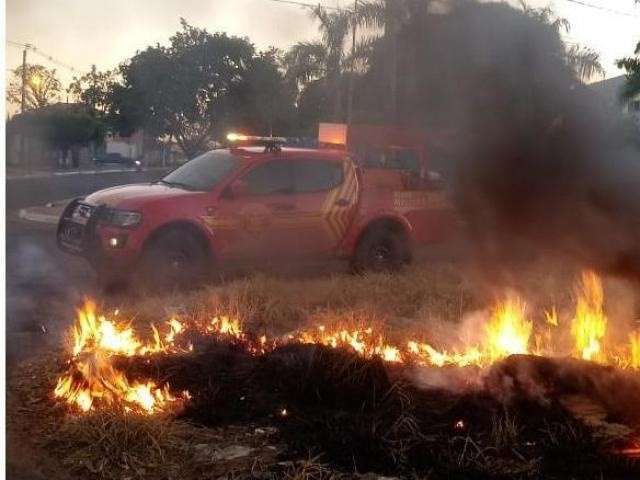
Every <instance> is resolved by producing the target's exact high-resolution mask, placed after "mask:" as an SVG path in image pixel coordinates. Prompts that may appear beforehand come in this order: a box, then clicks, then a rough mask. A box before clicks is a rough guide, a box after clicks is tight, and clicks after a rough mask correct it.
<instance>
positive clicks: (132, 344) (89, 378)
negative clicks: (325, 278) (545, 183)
mask: <svg viewBox="0 0 640 480" xmlns="http://www.w3.org/2000/svg"><path fill="white" fill-rule="evenodd" d="M603 300H604V292H603V287H602V283H601V281H600V278H599V277H598V276H597V275H596V274H595V273H593V272H584V273H583V274H582V276H581V282H580V284H579V288H578V298H577V302H576V309H575V315H574V318H573V321H572V322H571V333H572V335H573V338H574V346H573V354H574V356H575V357H577V358H581V359H585V360H596V361H599V362H603V363H609V364H611V365H616V366H618V367H620V368H633V369H640V330H639V331H635V332H633V333H631V334H630V335H629V343H628V344H627V345H622V346H618V347H617V348H611V349H609V351H608V352H606V351H605V349H604V338H605V333H606V327H607V317H606V316H605V313H604V308H603V303H604V302H603ZM526 313H527V311H526V305H525V302H524V301H523V300H522V299H520V298H518V297H517V296H515V295H508V296H506V297H505V298H504V299H503V300H502V301H500V302H498V303H497V304H496V305H495V306H494V307H493V309H492V310H491V312H490V313H489V316H488V320H487V321H486V323H485V324H484V326H483V327H482V333H484V338H483V339H482V341H481V342H479V343H477V344H468V345H464V344H463V345H458V346H457V348H452V349H451V348H450V349H447V348H436V347H435V346H433V345H432V344H430V343H427V342H424V341H419V340H417V339H411V338H410V339H405V340H404V341H403V342H401V343H399V344H393V343H391V342H389V341H388V340H387V339H386V338H385V335H384V334H383V333H382V332H381V331H378V330H376V329H375V328H374V327H372V326H368V325H358V326H353V325H351V326H348V327H347V326H345V325H332V326H326V325H318V326H316V327H314V328H311V329H307V330H301V331H299V332H295V333H290V334H287V335H284V336H281V337H272V338H270V337H268V336H267V334H266V333H263V334H262V335H259V336H258V335H256V336H252V335H250V334H247V333H245V332H244V331H243V329H242V323H241V322H240V320H239V319H237V318H231V317H228V316H226V315H218V316H214V317H213V318H210V319H207V320H204V321H190V322H186V321H185V320H184V319H178V318H176V317H172V318H170V320H168V321H167V322H165V324H164V325H163V326H162V327H161V329H162V333H161V331H160V330H159V329H158V328H156V327H155V326H154V325H151V332H152V336H151V339H150V340H149V341H143V340H141V339H140V338H139V337H138V336H137V335H136V333H135V331H134V330H133V328H132V327H131V325H130V324H129V323H127V322H126V321H124V320H123V319H121V318H120V316H118V321H113V320H109V319H107V318H105V317H104V316H100V315H97V314H96V306H95V304H94V303H93V302H91V301H87V302H86V303H85V305H84V307H83V308H82V309H80V310H78V314H77V318H76V322H75V324H74V326H73V327H72V330H71V333H72V339H73V344H72V347H71V359H70V361H69V369H68V371H67V372H66V373H65V374H64V375H62V376H61V377H60V378H59V379H58V382H57V384H56V386H55V388H54V396H55V397H56V398H58V399H62V400H63V401H65V402H66V403H67V404H69V405H71V406H73V407H74V408H75V409H78V410H80V411H82V412H86V411H90V410H94V409H99V408H103V407H111V406H120V407H122V408H123V409H124V410H125V411H135V412H141V413H145V414H153V413H156V412H162V411H165V410H167V409H168V408H170V407H171V406H172V405H174V404H175V402H176V401H178V400H179V401H188V400H189V399H190V398H191V394H190V393H189V392H187V391H184V392H181V393H180V394H177V395H174V394H172V393H171V392H170V390H169V386H168V385H166V384H165V385H158V384H156V383H155V382H153V381H152V380H146V381H139V382H130V381H129V380H128V379H127V377H126V376H125V375H124V373H123V372H121V371H118V369H117V368H116V367H114V364H113V359H114V357H115V356H127V357H131V356H144V355H149V354H175V353H186V352H190V351H193V350H194V346H193V344H192V343H191V342H188V341H187V340H188V337H187V336H185V335H184V334H185V333H186V332H189V331H197V332H199V333H200V334H203V335H212V336H218V337H220V338H221V339H223V340H225V341H231V342H233V343H234V344H237V345H239V346H241V347H242V348H244V349H245V351H247V352H248V353H250V354H252V355H262V354H265V353H268V352H269V351H271V350H273V349H274V348H277V347H278V346H280V345H283V344H287V343H296V342H297V343H303V344H317V345H324V346H326V347H330V348H342V349H349V350H351V351H353V352H355V353H357V354H358V355H361V356H362V357H364V358H372V357H379V358H380V359H381V360H383V361H385V362H389V363H413V364H417V365H422V366H431V367H461V368H464V367H479V368H484V367H487V366H489V365H491V364H492V363H493V362H496V361H498V360H500V359H502V358H505V357H507V356H509V355H512V354H534V355H542V354H545V355H558V354H566V352H557V351H555V350H554V344H553V333H554V332H556V331H558V330H559V325H560V322H559V319H558V314H557V312H556V310H555V308H553V309H551V310H549V311H546V312H544V318H545V320H546V321H544V322H541V325H538V326H537V327H538V328H537V329H535V330H534V326H533V323H532V322H531V321H529V320H528V319H527V315H526ZM114 314H115V313H114ZM115 315H117V314H115ZM567 325H568V323H567ZM452 340H453V339H452Z"/></svg>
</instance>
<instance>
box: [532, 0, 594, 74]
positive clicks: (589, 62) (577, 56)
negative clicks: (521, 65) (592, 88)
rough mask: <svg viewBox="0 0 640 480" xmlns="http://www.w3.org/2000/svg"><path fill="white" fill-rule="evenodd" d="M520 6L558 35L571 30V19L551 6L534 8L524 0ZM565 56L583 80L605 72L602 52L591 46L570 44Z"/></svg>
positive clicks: (570, 66) (568, 63) (569, 64)
mask: <svg viewBox="0 0 640 480" xmlns="http://www.w3.org/2000/svg"><path fill="white" fill-rule="evenodd" d="M520 6H521V7H522V11H523V12H524V13H525V15H527V16H529V17H531V18H533V19H534V20H536V21H538V22H540V23H542V24H546V25H550V26H551V27H552V28H553V29H554V30H555V31H556V33H557V34H558V35H559V34H560V33H561V32H562V31H564V32H565V33H569V32H570V31H571V23H569V20H567V19H566V18H562V17H559V16H557V15H556V14H555V13H554V11H553V10H552V9H551V8H550V7H544V8H532V7H530V6H529V5H528V4H527V3H526V2H525V1H524V0H520ZM565 57H566V61H567V65H568V66H569V68H571V70H572V71H573V72H574V73H575V74H576V76H577V77H578V78H579V79H580V80H581V81H583V82H585V81H587V80H589V79H591V78H592V77H594V76H595V75H600V76H604V74H605V71H604V68H603V67H602V63H600V54H599V53H598V52H596V51H595V50H593V49H591V48H589V47H585V46H581V45H577V44H574V45H570V46H569V47H568V48H566V52H565Z"/></svg>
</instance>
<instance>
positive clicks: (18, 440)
mask: <svg viewBox="0 0 640 480" xmlns="http://www.w3.org/2000/svg"><path fill="white" fill-rule="evenodd" d="M549 291H550V292H552V291H553V286H550V287H549ZM478 298H479V296H478V295H476V292H473V291H472V290H471V288H470V286H469V283H468V281H467V280H466V277H465V276H464V275H462V274H461V273H460V272H459V271H458V270H456V269H455V268H454V267H451V266H448V265H445V266H440V267H437V268H433V269H430V270H424V269H423V268H418V267H416V268H413V269H408V270H407V271H405V272H403V273H402V274H400V275H370V276H364V277H354V276H351V275H330V276H325V277H321V278H310V279H295V278H294V279H286V278H281V277H272V276H267V275H257V276H252V277H247V278H241V279H239V280H236V281H233V282H230V283H227V284H222V285H216V286H211V287H207V288H205V289H202V290H199V291H194V292H190V293H180V294H173V295H168V296H163V297H150V298H137V299H135V300H132V301H131V302H130V303H128V304H123V303H122V302H121V300H120V299H119V300H118V302H117V304H116V303H111V304H110V303H108V302H107V303H105V304H103V308H104V309H107V308H116V307H120V315H122V316H123V317H124V318H132V319H133V322H134V323H135V324H136V325H137V326H140V327H141V328H146V327H147V326H148V323H149V322H156V323H157V322H159V321H163V320H165V319H167V318H168V317H170V316H171V315H175V314H177V315H180V316H181V317H193V318H199V317H209V318H210V317H211V316H213V315H216V314H223V315H229V316H232V317H237V318H240V319H241V320H242V321H243V323H244V326H245V329H246V330H251V331H254V332H256V333H259V332H260V331H261V330H264V331H267V332H270V333H273V334H282V333H286V332H289V331H292V330H294V329H296V328H300V327H302V326H304V325H306V324H314V323H318V322H322V323H331V322H332V321H334V322H340V323H349V322H352V323H354V324H357V323H360V324H362V323H367V324H370V323H372V321H373V322H376V323H379V324H381V325H382V326H383V327H384V326H386V327H387V328H389V329H393V330H403V331H408V330H412V329H418V330H419V328H420V326H421V324H423V322H425V321H427V320H428V321H432V322H441V323H444V324H446V323H448V322H453V321H454V320H456V319H459V318H460V317H461V315H462V314H463V313H464V312H468V311H469V310H473V309H475V308H478V307H482V306H484V305H483V304H482V302H480V301H479V300H478ZM70 320H71V319H70ZM61 359H64V354H63V352H61V351H60V352H52V353H51V355H50V356H48V357H46V358H39V359H37V360H34V361H32V362H29V363H24V364H22V365H20V366H19V367H18V368H17V369H16V370H15V371H14V372H12V374H11V375H10V384H9V387H10V388H9V394H8V413H9V415H8V433H9V439H10V445H11V444H13V449H12V448H10V449H9V459H10V469H11V468H14V469H16V471H17V470H21V469H22V470H24V468H25V464H26V465H27V466H29V467H31V469H32V470H33V469H34V468H35V469H36V470H37V472H38V473H39V474H41V475H42V477H43V478H109V479H116V478H118V479H119V478H140V479H146V478H154V479H156V478H161V479H164V478H166V479H173V478H219V477H221V476H223V477H225V478H263V479H271V478H274V479H275V478H287V479H296V480H297V479H300V480H303V479H304V480H315V479H321V480H324V479H327V480H329V479H342V478H353V477H357V478H361V477H365V478H369V477H371V478H376V477H375V475H373V476H372V475H368V476H367V475H366V472H377V473H379V474H386V475H392V476H402V477H407V478H429V479H441V478H442V479H445V478H447V479H449V478H453V479H457V478H459V479H470V478H477V479H485V478H486V479H501V478H505V479H506V478H522V479H537V478H551V479H553V478H558V479H560V478H576V479H577V478H621V479H622V478H638V476H640V469H639V467H638V465H637V463H635V462H634V461H633V460H629V459H626V458H624V457H621V456H619V455H613V454H612V453H611V452H612V451H613V448H614V446H615V445H614V444H615V441H614V440H612V438H611V436H609V437H602V436H601V435H598V434H597V432H596V430H595V429H594V427H593V426H590V425H587V424H586V423H585V422H584V421H582V420H580V419H578V418H576V416H575V415H573V414H572V413H571V412H570V411H569V410H567V408H565V406H564V405H563V404H562V403H561V402H559V401H555V400H552V401H546V402H540V401H535V400H532V399H531V398H530V397H529V396H526V395H520V396H516V397H512V398H510V399H509V401H504V399H502V400H498V398H497V397H496V396H495V395H490V394H489V393H487V392H486V391H477V390H476V391H463V392H452V391H451V390H444V389H437V388H430V389H420V388H418V387H416V385H415V383H414V382H412V381H411V380H410V379H411V378H412V375H411V372H410V368H411V367H402V368H396V367H393V366H391V367H389V366H385V365H383V364H382V362H381V361H380V360H379V359H375V358H374V359H369V360H365V359H362V358H359V357H357V356H355V355H353V354H351V353H349V352H345V351H340V350H332V349H327V348H324V347H318V346H304V345H289V346H284V347H280V348H278V349H276V350H275V351H273V352H271V353H270V354H268V355H264V356H260V357H254V356H251V355H248V354H247V353H246V352H245V351H244V350H243V349H242V348H239V347H237V346H234V345H229V344H224V345H220V344H202V345H200V346H198V348H196V351H195V352H194V353H193V354H189V355H184V356H175V357H174V356H172V357H161V356H159V357H155V358H152V359H151V361H150V362H148V361H145V362H140V361H137V360H136V359H120V360H119V362H122V364H126V371H127V372H128V374H129V375H131V377H132V378H135V377H136V376H141V377H142V376H144V377H149V376H150V377H153V378H155V379H156V380H157V381H159V382H165V381H169V383H170V384H171V385H172V388H175V389H176V390H181V389H188V390H189V391H190V392H193V399H192V401H191V402H189V403H188V404H187V405H186V407H185V408H184V410H182V411H181V412H179V413H177V414H174V415H171V416H166V417H162V416H154V417H143V416H138V415H133V414H123V413H122V412H102V413H95V414H90V415H85V416H74V415H70V414H68V413H67V412H66V410H65V409H64V407H62V406H60V405H59V404H57V403H55V402H54V401H53V400H52V398H51V391H52V389H53V386H54V385H55V378H56V376H57V375H58V374H59V373H60V372H61V371H62V370H63V369H64V364H63V362H62V360H61ZM284 412H286V414H285V413H284ZM460 422H461V423H460ZM25 445H26V447H25ZM239 445H240V446H242V447H243V448H247V449H249V451H250V453H249V454H246V455H243V456H240V457H237V458H234V457H233V455H230V456H227V457H225V456H224V455H222V453H221V452H225V451H227V450H228V449H229V448H230V449H231V450H230V451H233V448H236V447H237V446H239ZM25 448H27V450H25ZM27 451H28V452H30V453H28V454H27V453H25V452H27ZM12 452H14V453H13V457H14V458H13V461H12V462H11V457H12ZM28 455H31V457H29V458H30V459H31V460H29V459H27V461H26V463H25V462H24V460H25V457H27V456H28ZM20 459H22V460H23V461H20ZM10 471H11V470H10ZM36 478H37V477H36Z"/></svg>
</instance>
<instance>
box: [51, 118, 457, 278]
mask: <svg viewBox="0 0 640 480" xmlns="http://www.w3.org/2000/svg"><path fill="white" fill-rule="evenodd" d="M323 128H324V130H325V131H324V132H323ZM338 130H339V128H332V127H321V132H320V133H321V135H320V141H321V142H322V143H331V144H332V148H319V149H301V148H286V147H281V143H282V141H283V139H274V138H270V137H246V136H244V135H230V136H229V138H230V139H231V140H233V141H234V142H233V145H232V146H231V148H228V149H219V150H212V151H210V152H207V153H205V154H203V155H200V156H198V157H196V158H194V159H193V160H191V161H189V162H187V163H185V164H184V165H182V166H181V167H179V168H177V169H176V170H174V171H173V172H171V173H169V174H168V175H167V176H165V177H164V178H162V179H161V180H159V181H157V182H154V183H146V184H134V185H124V186H118V187H113V188H108V189H106V190H101V191H98V192H95V193H93V194H91V195H89V196H87V197H85V198H78V199H75V200H73V201H72V202H71V203H70V204H69V205H68V206H67V207H66V209H65V210H64V212H63V214H62V216H61V219H60V222H59V225H58V232H57V240H58V245H59V247H60V248H61V249H62V250H64V251H66V252H69V253H73V254H76V255H81V256H83V257H85V258H87V259H88V260H89V261H90V262H91V264H92V265H93V266H94V267H95V268H96V270H97V271H98V272H99V273H100V274H105V275H107V276H109V277H111V276H113V275H114V274H115V275H122V274H129V273H142V274H143V275H144V276H145V278H149V279H155V280H160V281H162V282H167V283H168V282H171V283H185V282H191V281H193V280H194V279H198V278H201V277H205V276H206V275H207V274H208V273H210V272H212V271H213V269H215V266H216V265H221V264H229V263H236V262H245V261H251V262H255V261H260V260H265V259H266V260H274V259H278V260H279V259H302V258H306V259H311V258H314V259H315V258H324V259H327V258H343V259H347V260H349V261H350V262H351V265H352V267H353V269H354V270H356V271H362V270H366V269H371V270H377V271H380V270H394V269H397V268H399V267H400V266H401V265H403V264H405V263H407V262H409V261H410V260H411V256H412V251H413V249H414V248H415V247H416V246H417V245H419V244H428V243H434V242H439V241H442V240H443V239H445V238H447V237H448V236H449V235H450V233H451V231H452V227H453V224H454V222H453V215H452V211H451V207H450V204H449V202H448V201H447V199H446V196H445V194H444V192H443V190H442V189H441V188H440V186H439V185H437V184H436V183H437V182H436V183H434V182H433V181H432V180H433V179H430V178H428V175H425V166H424V159H423V155H422V153H421V151H420V148H418V147H416V146H415V145H413V146H407V145H404V146H402V145H400V146H398V145H392V144H390V143H389V142H382V143H380V145H373V144H369V146H371V145H373V147H375V148H369V149H368V150H367V149H365V148H355V150H356V151H353V152H352V151H350V150H349V149H347V148H344V144H345V143H347V142H345V141H344V139H343V140H342V144H343V145H342V146H340V145H339V143H340V142H337V143H338V145H337V144H336V139H331V138H330V135H328V132H329V133H332V134H335V133H336V132H337V131H338ZM327 140H331V141H329V142H328V141H327ZM360 147H361V146H360Z"/></svg>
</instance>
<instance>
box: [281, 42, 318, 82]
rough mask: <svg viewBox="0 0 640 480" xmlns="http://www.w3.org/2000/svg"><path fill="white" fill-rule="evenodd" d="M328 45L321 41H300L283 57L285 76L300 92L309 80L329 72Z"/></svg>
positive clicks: (316, 78)
mask: <svg viewBox="0 0 640 480" xmlns="http://www.w3.org/2000/svg"><path fill="white" fill-rule="evenodd" d="M327 56H328V52H327V47H326V46H325V45H324V44H322V43H320V42H298V43H296V44H295V45H293V46H292V47H291V48H290V49H289V50H288V51H287V53H286V54H285V55H284V57H283V59H282V64H283V67H284V69H285V78H286V79H287V80H288V81H289V82H290V83H291V84H293V85H294V86H295V88H296V90H298V92H300V91H301V90H302V89H303V88H304V87H305V86H306V85H307V84H308V83H309V82H312V81H314V80H318V79H319V78H322V77H324V76H326V74H327Z"/></svg>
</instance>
